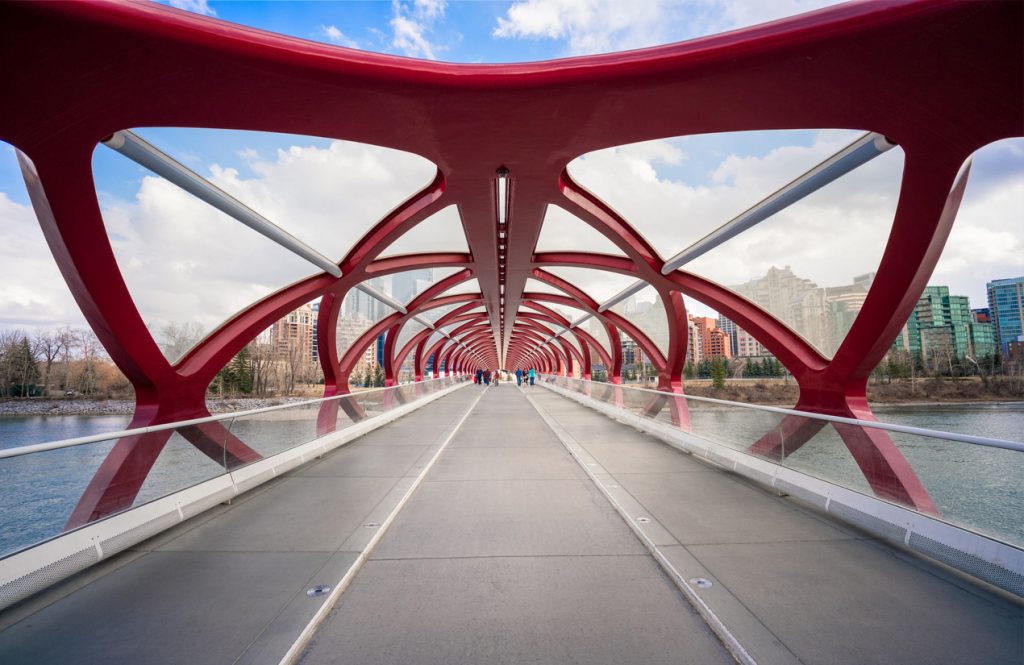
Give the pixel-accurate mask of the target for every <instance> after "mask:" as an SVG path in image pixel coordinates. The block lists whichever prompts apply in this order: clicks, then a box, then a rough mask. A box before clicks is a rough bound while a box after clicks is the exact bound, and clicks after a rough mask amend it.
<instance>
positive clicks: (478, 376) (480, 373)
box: [473, 369, 484, 385]
mask: <svg viewBox="0 0 1024 665" xmlns="http://www.w3.org/2000/svg"><path fill="white" fill-rule="evenodd" d="M483 382H484V371H483V370H482V369H478V370H477V371H476V376H475V377H474V378H473V383H475V384H477V385H480V384H481V383H483Z"/></svg>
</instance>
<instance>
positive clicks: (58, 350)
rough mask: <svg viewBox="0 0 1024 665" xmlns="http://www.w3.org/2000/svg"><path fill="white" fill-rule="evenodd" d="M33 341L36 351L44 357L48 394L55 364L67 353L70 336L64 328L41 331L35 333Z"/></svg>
mask: <svg viewBox="0 0 1024 665" xmlns="http://www.w3.org/2000/svg"><path fill="white" fill-rule="evenodd" d="M33 342H34V345H35V350H36V353H37V354H39V356H41V358H42V362H43V395H44V396H47V395H49V392H50V375H51V373H52V371H53V365H54V363H56V362H57V359H58V358H60V357H61V356H62V355H64V354H65V353H66V348H67V345H68V336H67V335H66V334H65V333H64V331H62V330H56V331H54V332H42V331H40V332H37V333H36V334H35V339H34V340H33Z"/></svg>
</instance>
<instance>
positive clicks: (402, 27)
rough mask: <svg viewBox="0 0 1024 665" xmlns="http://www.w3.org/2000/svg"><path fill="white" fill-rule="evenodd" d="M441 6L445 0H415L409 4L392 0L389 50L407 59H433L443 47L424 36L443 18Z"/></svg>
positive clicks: (444, 4) (443, 8)
mask: <svg viewBox="0 0 1024 665" xmlns="http://www.w3.org/2000/svg"><path fill="white" fill-rule="evenodd" d="M445 6H446V3H445V0H415V1H414V2H413V3H412V4H409V3H407V2H401V1H400V0H394V1H393V2H392V3H391V8H392V14H393V15H392V18H391V23H390V25H391V31H392V35H391V48H393V49H395V50H397V51H398V52H400V53H401V54H402V55H407V56H409V57H411V58H423V59H426V60H436V59H437V53H438V52H439V51H441V50H443V47H441V46H439V45H437V44H434V43H432V42H431V41H430V39H429V37H428V35H429V34H430V32H431V31H432V30H433V28H434V25H435V24H436V22H437V21H438V20H440V19H442V18H443V17H444V11H445Z"/></svg>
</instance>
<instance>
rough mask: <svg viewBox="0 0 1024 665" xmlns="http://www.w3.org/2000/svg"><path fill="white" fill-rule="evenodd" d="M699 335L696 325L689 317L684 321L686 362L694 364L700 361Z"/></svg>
mask: <svg viewBox="0 0 1024 665" xmlns="http://www.w3.org/2000/svg"><path fill="white" fill-rule="evenodd" d="M702 351H703V349H702V348H701V336H700V333H699V330H698V328H697V325H696V324H695V323H694V322H693V317H690V318H689V319H688V320H687V322H686V362H688V363H691V364H693V365H696V364H697V363H699V362H700V361H701V358H702V355H701V352H702Z"/></svg>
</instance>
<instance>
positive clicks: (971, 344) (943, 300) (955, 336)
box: [893, 286, 996, 366]
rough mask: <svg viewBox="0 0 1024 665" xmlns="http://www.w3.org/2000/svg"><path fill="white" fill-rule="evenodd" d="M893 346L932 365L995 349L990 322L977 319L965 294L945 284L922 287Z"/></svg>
mask: <svg viewBox="0 0 1024 665" xmlns="http://www.w3.org/2000/svg"><path fill="white" fill-rule="evenodd" d="M893 347H894V348H900V349H903V350H905V351H908V352H909V353H910V354H911V355H912V356H920V358H921V359H922V360H923V361H924V362H925V363H926V364H928V365H934V366H937V364H938V363H939V362H941V361H943V360H945V361H947V362H948V361H950V360H952V359H960V358H970V359H972V360H976V359H977V358H984V357H986V356H991V355H994V354H995V350H996V346H995V337H994V331H993V327H992V325H991V324H988V323H979V322H977V321H976V320H975V318H974V315H973V314H972V312H971V309H970V305H969V303H968V301H967V297H966V296H956V295H950V294H949V287H948V286H928V287H925V290H924V292H923V293H922V294H921V298H920V299H919V300H918V301H917V305H916V306H915V307H914V311H913V312H912V313H911V315H910V318H909V319H908V320H907V323H906V324H905V325H904V326H903V330H901V331H900V334H899V336H898V337H897V338H896V341H895V342H893Z"/></svg>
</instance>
